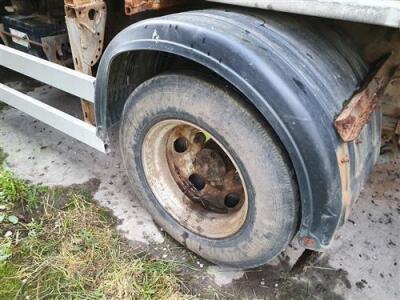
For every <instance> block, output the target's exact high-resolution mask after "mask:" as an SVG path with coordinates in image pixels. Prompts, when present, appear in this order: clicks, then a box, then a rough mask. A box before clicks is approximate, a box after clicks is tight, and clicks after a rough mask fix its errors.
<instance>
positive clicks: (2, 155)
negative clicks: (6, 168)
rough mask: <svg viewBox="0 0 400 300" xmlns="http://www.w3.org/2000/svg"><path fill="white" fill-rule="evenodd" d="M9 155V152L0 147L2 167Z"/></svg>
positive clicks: (0, 164)
mask: <svg viewBox="0 0 400 300" xmlns="http://www.w3.org/2000/svg"><path fill="white" fill-rule="evenodd" d="M7 156H8V154H7V153H5V152H4V151H3V149H2V148H1V147H0V168H1V166H2V165H3V163H4V161H5V160H6V158H7Z"/></svg>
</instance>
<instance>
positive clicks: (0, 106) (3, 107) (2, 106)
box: [0, 101, 8, 111]
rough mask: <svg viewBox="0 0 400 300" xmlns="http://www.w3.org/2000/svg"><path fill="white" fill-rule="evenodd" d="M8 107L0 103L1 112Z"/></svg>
mask: <svg viewBox="0 0 400 300" xmlns="http://www.w3.org/2000/svg"><path fill="white" fill-rule="evenodd" d="M7 106H8V105H7V104H5V103H4V102H1V101H0V111H2V110H3V109H5V108H6V107H7Z"/></svg>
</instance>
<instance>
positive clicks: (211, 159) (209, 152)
mask: <svg viewBox="0 0 400 300" xmlns="http://www.w3.org/2000/svg"><path fill="white" fill-rule="evenodd" d="M167 160H168V164H169V167H170V170H171V174H172V176H173V177H174V179H175V181H176V183H177V184H178V186H179V187H180V189H181V190H182V192H183V193H184V194H185V195H186V196H188V197H189V199H190V200H192V201H194V202H196V203H199V204H201V205H202V206H203V207H205V208H206V209H209V210H211V211H215V212H218V213H229V212H231V211H233V210H237V209H240V207H241V205H242V204H243V200H244V190H243V186H242V183H241V179H240V176H239V175H238V173H237V171H236V169H235V167H234V165H233V164H232V162H231V161H230V159H229V157H228V156H227V155H226V154H225V153H224V151H223V150H222V149H221V148H220V147H219V146H218V144H217V143H216V142H215V141H214V140H213V139H212V138H208V139H207V136H206V134H204V133H203V132H201V131H199V130H198V129H196V128H194V127H192V126H190V125H181V126H177V127H176V128H174V129H173V130H172V132H171V134H170V137H169V139H168V144H167Z"/></svg>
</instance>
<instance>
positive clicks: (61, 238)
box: [0, 168, 187, 299]
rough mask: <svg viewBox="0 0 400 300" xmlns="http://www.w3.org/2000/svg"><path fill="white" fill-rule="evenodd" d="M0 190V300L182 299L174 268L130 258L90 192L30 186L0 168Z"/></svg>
mask: <svg viewBox="0 0 400 300" xmlns="http://www.w3.org/2000/svg"><path fill="white" fill-rule="evenodd" d="M0 193H1V198H0V201H1V204H2V205H3V207H1V209H2V210H1V211H0V213H2V214H3V215H4V216H5V217H4V218H3V220H2V221H1V222H0V237H1V239H0V241H1V242H0V243H1V244H0V299H15V298H17V299H28V298H29V299H33V298H34V299H37V298H46V299H182V298H187V297H186V295H185V293H184V292H182V283H181V282H180V280H179V277H178V276H177V268H176V264H175V263H173V262H167V261H163V260H157V259H154V258H151V257H149V256H147V255H144V254H141V255H139V254H137V253H134V252H133V250H132V249H131V248H130V247H129V245H128V243H127V242H126V241H124V240H123V239H121V237H120V236H119V235H118V233H117V231H116V229H115V226H114V225H115V224H116V221H115V220H114V219H113V218H112V217H111V216H110V214H109V213H108V211H106V210H104V209H102V208H100V207H99V206H97V205H96V204H95V203H93V202H92V201H91V196H90V194H88V193H86V192H82V191H80V190H79V189H72V190H71V189H64V191H62V189H61V188H58V189H46V188H42V187H37V186H33V185H31V184H29V183H27V182H25V181H23V180H20V179H17V178H16V177H15V176H14V175H13V174H12V173H10V172H9V171H6V170H2V169H1V168H0ZM55 197H63V199H56V198H55ZM32 203H34V204H35V205H36V206H37V207H36V209H34V210H33V209H30V207H31V205H32ZM57 203H62V205H59V204H57ZM21 207H24V212H25V214H23V215H21V214H20V208H21ZM38 212H40V214H38ZM6 216H7V218H6ZM9 216H16V217H17V218H18V222H11V221H10V220H9V219H8V217H9ZM13 221H15V219H14V220H13Z"/></svg>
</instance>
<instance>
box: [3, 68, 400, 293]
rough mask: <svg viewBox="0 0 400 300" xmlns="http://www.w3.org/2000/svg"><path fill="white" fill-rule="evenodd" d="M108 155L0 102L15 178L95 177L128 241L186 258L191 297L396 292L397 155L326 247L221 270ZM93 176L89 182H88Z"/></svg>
mask: <svg viewBox="0 0 400 300" xmlns="http://www.w3.org/2000/svg"><path fill="white" fill-rule="evenodd" d="M0 82H2V83H5V82H6V83H7V84H9V85H11V86H13V87H15V88H18V89H20V90H24V91H25V92H28V93H29V95H31V96H34V97H37V98H39V99H41V100H43V101H44V102H47V103H52V104H53V105H54V106H56V107H62V108H63V109H64V110H65V111H67V112H69V113H71V114H73V115H76V116H79V115H80V112H79V108H80V105H79V101H78V100H77V99H75V98H74V97H71V96H68V95H66V94H64V93H61V92H59V91H58V90H56V89H54V88H50V87H48V86H42V85H40V84H38V83H35V82H32V81H29V80H26V79H23V78H21V77H19V76H16V75H15V74H12V73H10V72H8V71H5V70H0ZM0 101H1V99H0ZM112 141H113V145H114V147H113V150H112V152H111V153H109V154H107V155H105V154H102V153H98V152H97V151H96V150H93V149H91V148H90V147H88V146H86V145H84V144H81V143H79V142H77V141H75V140H73V139H72V138H70V137H68V136H66V135H64V134H62V133H60V132H58V131H56V130H54V129H52V128H50V127H48V126H47V125H45V124H43V123H41V122H39V121H36V120H34V119H32V118H31V117H29V116H27V115H26V114H24V113H21V112H19V111H17V110H15V109H12V108H6V109H4V110H3V111H1V112H0V147H1V148H3V150H4V151H5V152H6V153H8V155H9V156H8V158H7V160H6V165H7V167H8V168H10V169H11V170H12V171H14V172H15V173H16V174H17V175H18V176H20V177H21V178H24V179H27V180H30V181H32V182H33V183H42V184H44V185H49V186H58V185H62V186H70V185H74V184H85V183H88V182H89V183H90V182H91V183H93V181H95V182H97V184H96V185H95V189H94V199H95V200H96V201H98V202H99V203H100V204H101V205H103V206H104V207H107V208H109V209H110V210H111V211H112V212H113V214H114V215H115V216H116V217H117V218H118V219H119V220H120V223H119V226H118V229H119V230H120V232H121V234H123V236H124V237H125V238H126V239H128V240H129V241H130V242H131V244H132V246H133V247H144V248H145V249H147V251H149V252H151V253H152V255H154V256H157V257H160V258H162V259H171V260H178V261H180V262H182V263H183V264H184V267H182V274H183V275H182V276H183V277H184V281H185V285H186V286H187V287H188V288H190V290H191V291H192V293H193V294H194V296H195V297H196V296H197V297H198V298H249V299H251V298H254V299H255V298H257V299H264V298H265V299H275V298H278V299H385V300H392V299H393V300H394V299H400V269H399V263H400V170H399V164H400V155H398V154H397V155H396V154H386V155H385V156H382V157H381V158H380V160H379V162H378V164H377V166H376V168H375V171H374V172H373V174H372V175H371V176H370V179H369V182H368V184H367V186H366V187H365V189H364V190H363V192H362V194H361V197H360V198H359V200H358V201H357V202H356V203H355V204H354V206H353V213H352V215H351V218H350V220H348V221H347V222H346V224H345V225H344V227H343V228H342V229H341V230H340V231H339V233H338V235H337V238H336V240H335V242H334V243H333V244H332V246H331V248H330V249H329V250H328V251H327V252H325V253H324V254H323V255H321V256H319V257H318V258H316V259H314V260H313V261H311V262H308V263H306V265H305V267H304V268H303V269H302V270H300V271H299V272H293V271H290V270H291V268H292V266H293V264H294V263H295V261H296V260H297V258H298V257H299V255H300V254H301V252H302V250H301V249H298V247H296V245H295V243H294V245H292V246H291V247H290V248H289V250H288V251H287V252H286V253H283V254H282V255H281V256H280V257H279V258H277V259H276V260H275V261H274V262H272V263H271V264H269V265H266V266H263V267H261V268H258V269H256V270H250V271H243V270H227V269H223V268H220V267H217V266H214V265H211V264H209V263H207V262H205V261H203V260H202V259H200V258H198V257H196V256H195V255H193V254H191V253H190V252H189V251H186V250H185V249H183V248H182V247H181V246H180V245H178V244H176V243H175V242H174V241H172V240H171V239H170V238H169V237H168V236H167V235H166V234H165V233H164V232H163V231H162V229H160V228H158V227H157V226H156V225H155V224H154V222H153V221H152V219H151V217H150V216H149V215H148V214H147V212H146V211H145V210H144V209H143V208H142V207H141V205H140V201H139V200H138V199H136V198H135V197H134V195H133V193H132V190H131V188H130V185H129V182H128V179H127V177H126V175H125V173H124V169H123V166H122V163H121V158H120V155H119V151H118V143H117V141H118V130H117V129H114V130H113V131H112ZM92 185H93V184H92Z"/></svg>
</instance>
